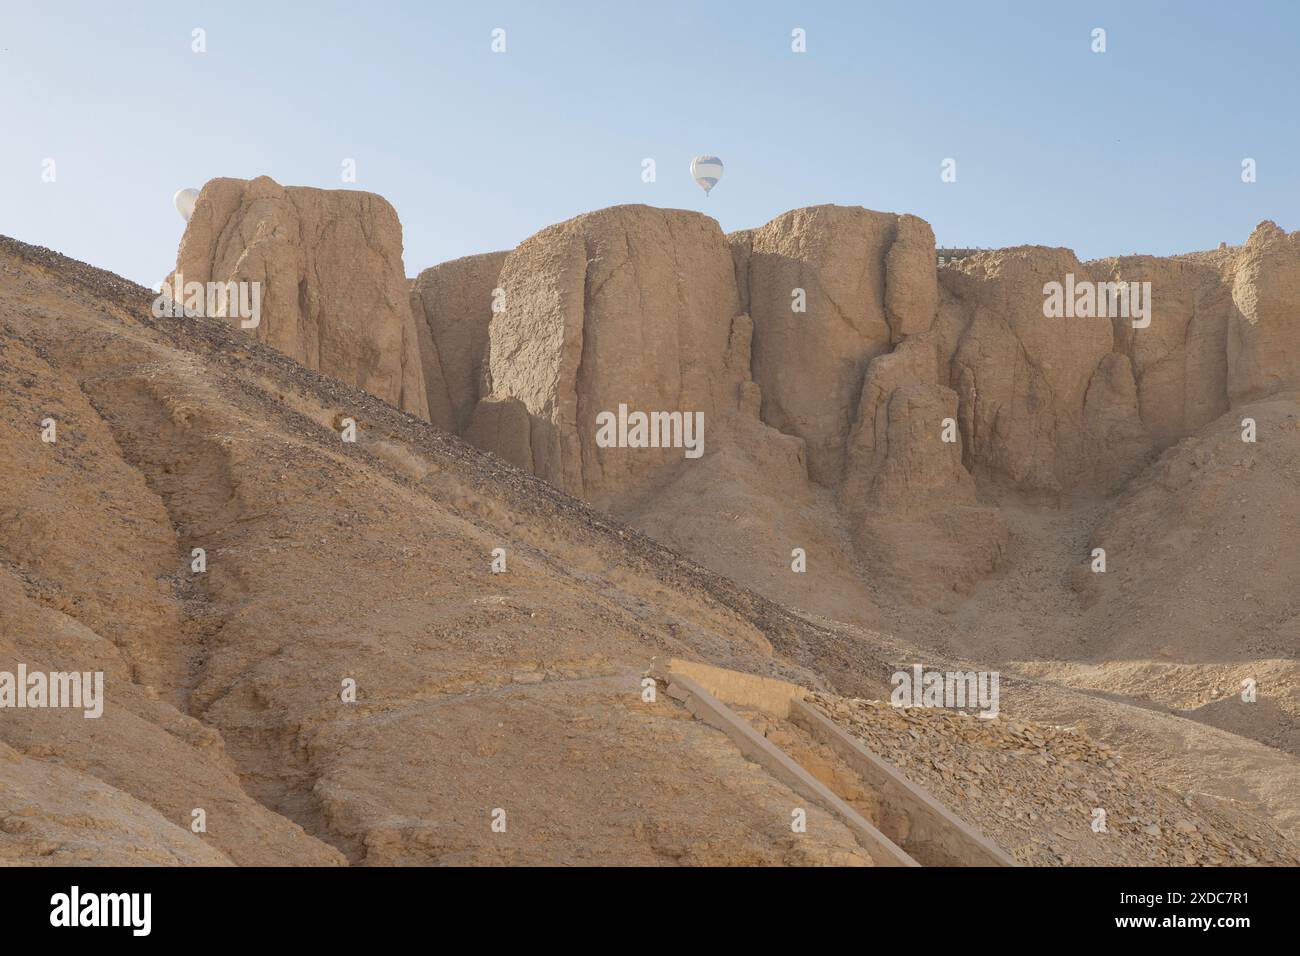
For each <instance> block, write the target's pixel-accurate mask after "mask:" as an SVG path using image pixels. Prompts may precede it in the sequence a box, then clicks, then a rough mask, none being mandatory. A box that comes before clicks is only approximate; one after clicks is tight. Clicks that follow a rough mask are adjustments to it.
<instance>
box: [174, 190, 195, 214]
mask: <svg viewBox="0 0 1300 956" xmlns="http://www.w3.org/2000/svg"><path fill="white" fill-rule="evenodd" d="M198 198H199V191H198V190H197V189H178V190H176V195H175V196H173V197H172V202H174V203H175V204H176V211H177V212H178V213H180V214H181V218H182V219H184V220H185V221H186V222H189V221H190V216H192V215H194V203H195V201H196V200H197V199H198Z"/></svg>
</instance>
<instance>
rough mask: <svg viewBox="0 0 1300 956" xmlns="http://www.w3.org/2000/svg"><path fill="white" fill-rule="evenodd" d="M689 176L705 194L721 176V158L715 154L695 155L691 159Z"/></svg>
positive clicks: (716, 183)
mask: <svg viewBox="0 0 1300 956" xmlns="http://www.w3.org/2000/svg"><path fill="white" fill-rule="evenodd" d="M691 178H692V179H694V180H695V183H696V185H698V186H699V187H700V188H701V189H703V190H704V195H706V196H707V195H708V194H709V190H710V189H712V188H713V187H714V186H716V185H718V180H719V179H721V178H722V160H720V159H718V157H716V156H696V157H695V158H694V159H692V160H691Z"/></svg>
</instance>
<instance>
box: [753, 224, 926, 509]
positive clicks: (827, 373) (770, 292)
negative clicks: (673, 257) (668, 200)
mask: <svg viewBox="0 0 1300 956" xmlns="http://www.w3.org/2000/svg"><path fill="white" fill-rule="evenodd" d="M897 232H898V217H896V216H894V215H893V214H891V213H880V212H872V211H870V210H867V209H862V208H849V207H844V206H813V207H810V208H807V209H795V210H793V211H791V212H788V213H785V214H784V215H781V216H778V217H777V218H776V219H773V220H772V221H771V222H769V223H768V224H767V225H765V226H762V227H761V228H758V229H753V230H749V231H747V232H743V233H738V234H736V235H734V236H732V237H731V242H732V251H733V254H734V257H735V267H734V268H735V272H736V274H737V276H738V278H739V284H740V287H741V290H742V291H741V296H740V298H741V301H742V303H743V304H744V305H745V307H746V308H747V309H748V311H749V314H750V315H751V316H752V317H753V320H754V356H753V375H754V381H755V382H756V383H757V384H758V386H759V388H760V389H761V390H762V397H763V408H762V417H763V421H764V422H766V423H767V424H768V425H771V426H772V427H773V428H776V429H779V430H780V431H783V432H786V433H787V434H791V435H797V436H799V437H800V438H802V439H803V440H804V442H805V443H806V444H807V448H808V470H809V474H810V476H811V477H812V478H813V480H815V481H818V482H820V483H822V484H825V485H834V484H835V483H837V482H838V481H839V478H840V475H841V471H842V468H843V454H844V445H845V442H846V440H847V438H848V434H849V429H850V427H851V425H852V418H851V416H852V413H853V411H854V409H855V408H856V406H857V400H858V396H859V393H860V391H861V387H862V377H863V375H864V373H865V372H866V367H867V363H868V362H870V361H871V359H873V358H874V357H876V356H877V355H880V354H882V353H884V352H887V351H888V350H889V347H890V343H891V341H892V339H893V336H894V330H893V329H892V328H891V325H890V320H889V318H888V317H887V314H886V304H885V295H886V293H885V277H886V271H887V266H886V261H885V260H886V256H887V254H888V253H889V250H890V246H891V244H892V243H893V240H894V237H895V234H896V233H897ZM912 241H915V240H914V239H913V240H912ZM907 255H908V254H904V253H900V257H899V259H900V260H902V259H905V258H906V257H907ZM922 284H923V278H922V277H916V278H915V280H914V281H913V287H912V289H911V290H909V291H907V292H901V293H899V294H898V295H897V297H896V300H895V303H894V304H895V306H896V307H898V308H901V309H902V312H900V313H898V314H897V316H898V317H897V318H896V320H895V321H896V323H897V324H898V325H899V331H900V333H901V332H902V331H903V328H904V327H909V328H910V327H911V326H909V323H911V324H912V325H918V324H920V319H919V318H917V317H916V315H915V314H914V313H913V312H911V311H909V309H910V308H911V307H912V304H913V301H914V300H919V299H922V298H924V297H923V296H920V295H919V294H918V292H917V291H916V289H917V288H918V287H919V286H920V285H922ZM801 309H802V311H800V310H801Z"/></svg>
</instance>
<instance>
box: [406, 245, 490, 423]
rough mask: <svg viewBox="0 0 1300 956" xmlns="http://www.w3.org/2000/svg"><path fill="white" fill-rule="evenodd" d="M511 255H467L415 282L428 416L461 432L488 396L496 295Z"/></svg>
mask: <svg viewBox="0 0 1300 956" xmlns="http://www.w3.org/2000/svg"><path fill="white" fill-rule="evenodd" d="M508 255H509V253H508V252H489V253H484V254H483V255H477V256H465V257H464V258H463V259H455V260H453V261H451V262H444V263H441V264H439V265H436V266H431V267H430V268H428V269H425V270H424V271H423V272H421V273H420V274H419V276H418V277H417V278H416V279H415V281H414V282H413V283H412V284H411V312H412V313H413V314H414V315H415V322H416V326H417V328H418V331H419V334H420V336H421V339H422V342H424V345H423V347H422V348H421V349H420V354H421V357H422V359H423V360H424V381H425V385H426V386H427V388H428V394H429V417H430V419H431V420H432V421H433V423H434V424H435V425H439V426H440V427H442V428H445V429H446V430H447V431H451V432H456V433H460V432H463V431H464V430H465V428H466V427H467V426H468V425H469V421H470V416H471V415H472V414H473V413H474V406H475V405H477V404H478V400H479V399H480V398H482V397H484V395H483V392H482V384H483V377H484V372H485V369H484V360H485V359H486V357H487V346H488V324H489V322H491V320H492V302H493V295H492V292H493V290H494V289H496V288H497V279H498V277H499V276H500V274H501V267H502V266H503V265H504V264H505V261H506V256H508Z"/></svg>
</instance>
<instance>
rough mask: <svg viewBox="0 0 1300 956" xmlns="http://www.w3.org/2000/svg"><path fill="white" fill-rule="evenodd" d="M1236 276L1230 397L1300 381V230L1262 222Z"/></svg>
mask: <svg viewBox="0 0 1300 956" xmlns="http://www.w3.org/2000/svg"><path fill="white" fill-rule="evenodd" d="M1230 276H1231V287H1232V305H1233V309H1232V316H1231V321H1230V322H1229V323H1228V395H1229V397H1230V398H1231V399H1232V401H1233V402H1234V403H1237V402H1244V401H1253V400H1255V399H1258V398H1261V397H1263V396H1265V395H1267V394H1269V393H1270V392H1276V391H1279V390H1282V389H1294V388H1296V387H1297V386H1300V231H1298V232H1293V233H1290V234H1289V235H1288V234H1287V233H1286V232H1284V231H1283V230H1281V229H1279V228H1278V227H1277V226H1276V225H1275V224H1274V223H1272V222H1262V223H1260V224H1259V225H1258V226H1256V227H1255V231H1254V232H1252V233H1251V235H1250V239H1249V241H1247V243H1246V245H1245V246H1243V247H1242V248H1241V249H1240V250H1239V251H1238V253H1237V255H1236V256H1235V257H1234V260H1233V262H1232V264H1231V267H1230Z"/></svg>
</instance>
